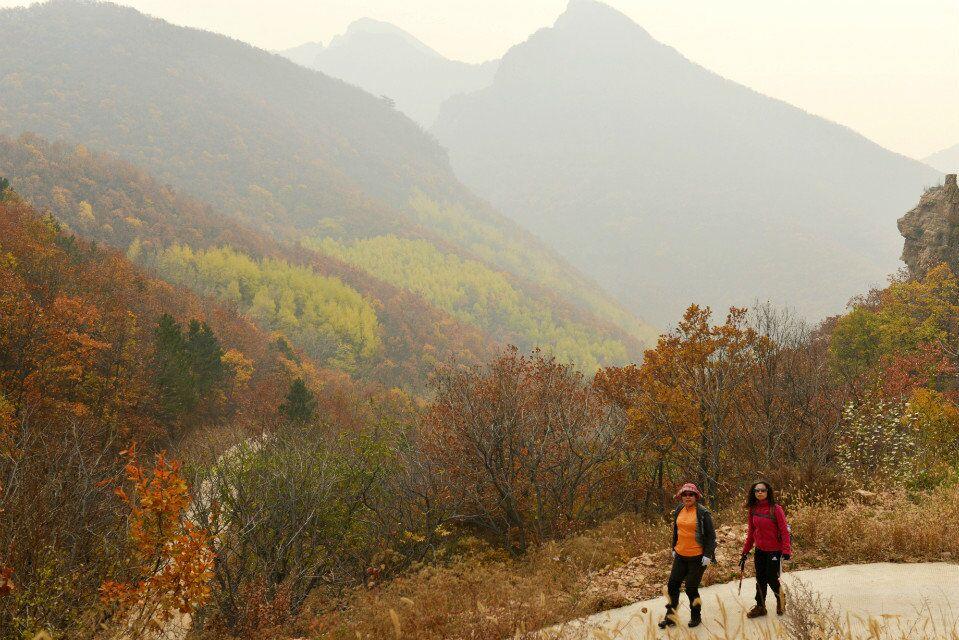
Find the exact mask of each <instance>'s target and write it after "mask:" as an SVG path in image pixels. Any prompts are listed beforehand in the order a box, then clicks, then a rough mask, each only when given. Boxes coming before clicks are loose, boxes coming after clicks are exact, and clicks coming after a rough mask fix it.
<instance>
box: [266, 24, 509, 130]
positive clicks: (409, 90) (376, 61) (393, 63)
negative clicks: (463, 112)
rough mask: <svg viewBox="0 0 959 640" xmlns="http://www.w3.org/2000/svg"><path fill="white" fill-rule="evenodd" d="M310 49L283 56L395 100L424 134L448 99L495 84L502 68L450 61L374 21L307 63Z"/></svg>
mask: <svg viewBox="0 0 959 640" xmlns="http://www.w3.org/2000/svg"><path fill="white" fill-rule="evenodd" d="M307 46H308V45H301V46H300V47H294V48H292V49H288V50H286V51H282V52H280V53H281V55H285V56H287V57H289V58H290V59H291V60H293V61H294V62H297V63H298V64H302V65H304V66H307V67H310V68H312V69H316V70H318V71H322V72H323V73H326V74H328V75H330V76H333V77H335V78H340V79H342V80H344V81H346V82H349V83H351V84H355V85H357V86H358V87H360V88H362V89H364V90H366V91H369V92H370V93H372V94H373V95H377V96H386V97H388V98H390V99H391V100H394V101H395V102H396V108H397V109H399V110H400V111H402V112H403V113H406V114H407V115H408V116H410V117H411V118H412V119H413V120H415V121H416V122H418V123H419V124H420V125H422V126H423V127H424V128H428V127H430V125H432V124H433V121H434V120H435V119H436V115H437V113H439V108H440V105H441V104H442V103H443V101H445V100H446V99H447V98H449V97H450V96H453V95H456V94H459V93H466V92H469V91H474V90H476V89H480V88H482V87H484V86H486V85H488V84H489V83H490V82H492V80H493V74H494V73H495V72H496V67H497V65H498V64H499V61H498V60H491V61H489V62H484V63H482V64H469V63H466V62H459V61H456V60H449V59H447V58H445V57H443V56H442V55H441V54H439V53H438V52H436V51H435V50H433V49H431V48H430V47H429V46H427V45H426V44H424V43H423V42H421V41H420V40H417V39H416V38H415V37H414V36H412V35H410V34H409V33H407V32H406V31H403V30H402V29H400V28H399V27H396V26H394V25H392V24H390V23H386V22H380V21H378V20H372V19H370V18H362V19H360V20H357V21H355V22H353V23H352V24H351V25H350V26H349V27H348V28H347V30H346V32H345V33H343V34H340V35H338V36H336V37H334V38H333V39H332V40H331V41H330V44H329V46H328V47H325V48H321V49H315V52H313V50H310V51H311V52H313V56H312V58H311V59H308V60H307V59H306V58H308V56H304V55H303V52H304V49H303V47H307Z"/></svg>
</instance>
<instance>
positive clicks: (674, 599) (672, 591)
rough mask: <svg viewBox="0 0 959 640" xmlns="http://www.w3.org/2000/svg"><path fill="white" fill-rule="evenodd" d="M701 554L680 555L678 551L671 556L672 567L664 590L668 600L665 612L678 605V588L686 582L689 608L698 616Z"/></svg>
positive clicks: (702, 567) (703, 570)
mask: <svg viewBox="0 0 959 640" xmlns="http://www.w3.org/2000/svg"><path fill="white" fill-rule="evenodd" d="M705 571H706V567H704V566H703V557H702V556H681V555H679V554H678V553H677V554H676V557H675V558H673V569H672V571H670V572H669V582H667V583H666V592H667V593H668V594H669V602H668V603H667V604H666V612H667V614H668V613H669V612H671V611H674V610H675V609H676V607H678V606H679V588H680V587H681V586H682V584H683V582H685V583H686V595H687V596H688V597H689V608H690V610H691V611H692V612H693V615H694V616H697V617H698V616H699V610H700V606H701V605H702V603H701V602H700V600H699V581H700V580H702V578H703V572H705Z"/></svg>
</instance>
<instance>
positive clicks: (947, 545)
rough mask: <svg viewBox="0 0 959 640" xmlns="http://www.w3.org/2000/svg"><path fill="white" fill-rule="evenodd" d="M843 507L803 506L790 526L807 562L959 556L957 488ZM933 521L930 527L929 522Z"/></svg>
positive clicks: (879, 498) (831, 563)
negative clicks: (915, 496)
mask: <svg viewBox="0 0 959 640" xmlns="http://www.w3.org/2000/svg"><path fill="white" fill-rule="evenodd" d="M867 502H870V504H863V503H862V502H852V503H850V504H848V505H846V506H845V507H843V508H841V509H837V508H835V507H830V506H803V507H800V508H798V509H796V510H795V512H794V515H793V517H792V528H793V532H794V535H795V536H796V538H797V545H796V546H797V548H798V553H797V557H798V558H799V559H800V561H801V563H802V565H803V566H805V567H813V566H834V565H838V564H849V563H862V562H920V561H933V560H951V559H955V558H959V537H957V536H956V535H955V530H956V528H957V527H959V487H956V486H952V487H941V488H939V489H937V490H935V491H933V492H932V493H929V494H925V495H923V496H921V497H920V498H918V499H914V500H910V499H908V498H907V497H906V496H905V495H903V494H895V495H893V494H886V495H881V496H877V497H876V498H875V499H874V500H868V501H867ZM930 525H931V526H930Z"/></svg>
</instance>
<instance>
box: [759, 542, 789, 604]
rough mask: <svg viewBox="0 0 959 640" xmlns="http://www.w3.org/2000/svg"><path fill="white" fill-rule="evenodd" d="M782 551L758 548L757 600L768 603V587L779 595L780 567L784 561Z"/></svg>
mask: <svg viewBox="0 0 959 640" xmlns="http://www.w3.org/2000/svg"><path fill="white" fill-rule="evenodd" d="M782 556H783V554H782V552H781V551H760V550H759V549H756V556H755V558H754V561H755V563H756V602H757V603H758V604H759V605H760V606H765V605H766V587H767V586H768V587H769V588H770V589H772V590H773V593H775V594H776V597H777V598H778V597H779V567H780V563H781V562H782Z"/></svg>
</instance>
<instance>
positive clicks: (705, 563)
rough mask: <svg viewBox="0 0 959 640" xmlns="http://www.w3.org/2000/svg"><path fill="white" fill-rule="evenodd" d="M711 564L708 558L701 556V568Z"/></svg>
mask: <svg viewBox="0 0 959 640" xmlns="http://www.w3.org/2000/svg"><path fill="white" fill-rule="evenodd" d="M711 562H712V560H711V559H710V558H709V556H703V566H704V567H708V566H709V564H710V563H711Z"/></svg>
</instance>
